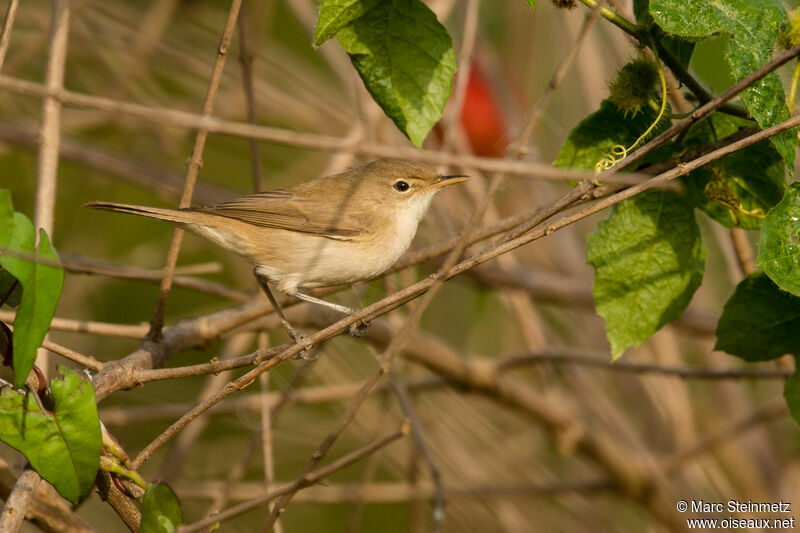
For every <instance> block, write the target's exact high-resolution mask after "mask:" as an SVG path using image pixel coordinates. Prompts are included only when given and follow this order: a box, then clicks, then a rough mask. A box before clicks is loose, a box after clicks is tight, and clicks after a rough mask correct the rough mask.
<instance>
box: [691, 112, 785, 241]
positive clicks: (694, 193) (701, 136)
mask: <svg viewBox="0 0 800 533" xmlns="http://www.w3.org/2000/svg"><path fill="white" fill-rule="evenodd" d="M752 125H753V122H752V121H749V120H745V119H741V118H737V117H732V116H730V115H726V114H724V113H714V114H713V115H711V116H710V117H709V118H708V119H707V120H703V121H702V122H700V123H698V124H696V125H694V126H693V127H692V128H691V129H690V130H689V132H688V134H687V135H686V137H685V139H684V140H683V142H682V143H681V145H680V146H678V147H677V148H676V152H677V153H676V155H677V156H684V157H685V156H686V153H687V152H689V153H691V152H690V151H691V150H693V149H695V148H699V147H701V146H703V145H706V144H709V143H712V142H715V141H718V140H719V139H722V138H723V137H727V136H728V135H732V134H734V133H736V132H737V131H738V130H739V129H740V128H744V127H749V126H752ZM684 182H685V183H686V189H687V191H688V193H689V197H690V198H691V199H692V201H693V202H694V204H695V206H697V207H699V208H700V209H702V210H703V211H705V212H706V214H707V215H708V216H710V217H711V218H713V219H714V220H716V221H717V222H719V223H720V224H722V225H723V226H726V227H734V226H739V227H742V228H745V229H759V228H760V227H761V222H762V220H763V217H764V214H765V213H766V212H767V211H769V210H770V209H772V207H773V206H775V204H777V203H778V202H779V201H780V199H781V197H782V196H783V191H784V189H785V187H786V185H785V183H786V179H785V177H784V166H783V163H782V161H781V158H780V156H779V155H778V153H777V152H776V151H775V149H774V148H773V147H772V146H771V145H770V144H769V143H768V142H767V141H762V142H760V143H758V144H755V145H753V146H750V147H747V148H745V149H743V150H740V151H737V152H735V153H733V154H730V155H728V156H726V157H723V158H722V159H719V160H717V161H714V162H712V163H710V164H708V165H706V166H705V167H703V168H701V169H698V170H695V171H694V172H692V173H690V174H689V175H688V176H687V177H685V178H684Z"/></svg>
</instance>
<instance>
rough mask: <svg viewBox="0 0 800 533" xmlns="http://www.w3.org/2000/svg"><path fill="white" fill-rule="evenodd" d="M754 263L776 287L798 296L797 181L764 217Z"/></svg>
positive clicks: (799, 198)
mask: <svg viewBox="0 0 800 533" xmlns="http://www.w3.org/2000/svg"><path fill="white" fill-rule="evenodd" d="M757 263H758V265H759V266H761V267H764V271H765V272H766V273H767V275H768V276H769V277H770V278H772V281H774V282H775V283H776V284H777V285H778V287H780V288H781V289H783V290H785V291H787V292H790V293H792V294H794V295H795V296H800V183H792V184H791V185H790V186H789V188H788V189H786V194H785V195H784V197H783V200H781V201H780V203H778V205H776V206H775V208H774V209H772V210H771V211H770V212H769V213H767V216H766V218H764V224H762V226H761V237H760V238H759V239H758V259H757Z"/></svg>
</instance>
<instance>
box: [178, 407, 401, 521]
mask: <svg viewBox="0 0 800 533" xmlns="http://www.w3.org/2000/svg"><path fill="white" fill-rule="evenodd" d="M408 432H409V425H408V423H407V422H404V423H403V425H402V426H401V428H400V429H399V430H398V431H397V432H395V433H392V434H391V435H387V436H385V437H381V438H379V439H376V440H374V441H373V442H371V443H369V444H367V445H365V446H362V447H361V448H357V449H356V450H353V451H352V452H350V453H348V454H345V455H343V456H342V457H340V458H338V459H336V460H335V461H332V462H331V463H330V464H328V465H326V466H323V467H321V468H319V469H317V470H315V471H313V472H310V473H309V474H308V475H307V476H305V477H303V478H298V479H296V480H295V481H293V482H292V483H290V484H288V485H285V486H283V487H280V488H278V489H274V490H273V491H271V492H269V493H267V494H265V495H263V496H260V497H257V498H253V499H251V500H249V501H247V502H244V503H242V504H239V505H237V506H234V507H231V508H230V509H228V510H226V511H223V512H221V513H219V514H216V515H214V516H211V517H209V518H206V519H204V520H200V521H198V522H195V523H194V524H190V525H186V526H181V527H180V528H178V533H194V532H196V531H202V530H203V528H205V527H208V526H210V525H213V524H215V523H217V522H222V521H225V520H228V519H229V518H233V517H234V516H238V515H240V514H242V513H245V512H247V511H249V510H251V509H255V508H257V507H260V506H261V505H264V504H265V503H267V502H270V501H272V500H275V499H277V498H279V497H280V496H281V495H283V494H286V493H288V492H296V491H298V490H301V489H303V488H305V487H308V486H311V485H313V484H315V483H318V482H319V481H320V480H322V479H323V478H325V477H327V476H329V475H331V474H332V473H334V472H336V471H337V470H341V469H342V468H344V467H346V466H349V465H351V464H353V463H355V462H356V461H359V460H361V459H363V458H364V457H368V456H370V455H372V454H373V453H375V452H376V451H378V450H380V449H381V448H383V447H384V446H386V445H388V444H391V443H392V442H394V441H395V440H397V439H399V438H401V437H404V436H405V435H407V434H408Z"/></svg>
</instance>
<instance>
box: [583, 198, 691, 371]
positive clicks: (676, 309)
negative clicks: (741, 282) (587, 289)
mask: <svg viewBox="0 0 800 533" xmlns="http://www.w3.org/2000/svg"><path fill="white" fill-rule="evenodd" d="M587 244H588V253H587V261H588V263H590V264H591V265H592V266H594V269H595V279H594V303H595V308H596V309H597V313H598V314H599V315H600V316H602V317H603V318H604V319H605V320H606V336H607V337H608V341H609V342H610V343H611V354H612V356H613V357H614V358H615V359H616V358H617V357H619V356H620V355H622V353H623V352H624V351H625V349H626V348H629V347H631V346H635V345H638V344H640V343H641V342H643V341H644V340H646V339H647V338H648V337H649V336H650V335H652V334H653V333H655V332H656V331H657V330H658V329H659V328H661V327H662V326H663V325H664V324H666V323H667V322H670V321H672V320H674V319H676V318H678V317H680V315H681V314H682V313H683V311H684V309H686V306H687V305H689V301H690V300H691V298H692V295H693V294H694V292H695V290H697V287H698V286H699V285H700V282H701V281H702V279H703V266H704V262H705V256H706V250H705V245H704V244H703V241H702V239H701V237H700V229H699V228H698V226H697V222H696V220H695V218H694V209H693V208H692V206H691V205H690V204H689V203H688V202H686V201H685V200H684V199H683V198H681V197H679V196H677V195H675V194H673V193H669V192H661V191H649V192H645V193H643V194H640V195H638V196H635V197H634V198H631V199H629V200H625V201H624V202H622V203H620V204H619V205H617V207H616V208H615V209H614V212H613V213H612V214H611V216H610V217H609V218H608V219H606V220H604V221H602V222H601V223H600V224H599V226H598V228H597V231H595V232H594V233H592V234H591V235H589V237H588V238H587Z"/></svg>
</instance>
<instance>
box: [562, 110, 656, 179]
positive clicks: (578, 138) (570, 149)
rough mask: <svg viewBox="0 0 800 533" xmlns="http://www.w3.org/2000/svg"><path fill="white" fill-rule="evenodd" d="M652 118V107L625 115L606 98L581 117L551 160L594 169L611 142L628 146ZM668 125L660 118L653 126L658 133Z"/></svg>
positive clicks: (653, 117)
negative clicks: (596, 107)
mask: <svg viewBox="0 0 800 533" xmlns="http://www.w3.org/2000/svg"><path fill="white" fill-rule="evenodd" d="M655 118H656V113H655V111H653V110H652V109H649V108H647V109H644V110H643V111H642V112H641V113H637V114H636V115H633V116H629V117H625V115H624V114H623V113H622V111H620V110H619V109H617V107H616V106H615V105H614V104H613V103H611V102H610V101H609V100H603V102H602V103H601V104H600V109H599V110H598V111H595V112H594V113H592V114H591V115H589V116H588V117H586V118H585V119H583V120H582V121H581V122H580V123H579V124H578V125H577V126H575V128H573V129H572V131H570V132H569V135H568V136H567V142H565V143H564V145H563V146H562V147H561V150H559V152H558V157H557V158H556V160H555V162H554V163H553V164H554V165H555V166H557V167H572V168H582V169H586V170H594V166H595V164H596V163H597V162H598V161H599V160H600V159H601V158H602V157H603V156H605V155H606V154H608V153H609V152H610V151H611V148H612V147H613V146H614V145H617V144H622V145H624V146H625V147H629V146H630V145H631V144H633V143H634V142H635V141H636V139H638V138H639V136H640V135H641V134H642V133H644V132H645V131H646V130H647V128H648V127H649V126H650V124H652V122H653V120H655ZM667 125H668V122H667V121H662V123H661V124H659V126H658V127H656V128H655V130H654V131H653V133H651V134H650V136H651V137H652V136H653V135H656V134H658V133H659V132H660V131H662V130H663V129H664V127H665V126H667Z"/></svg>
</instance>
